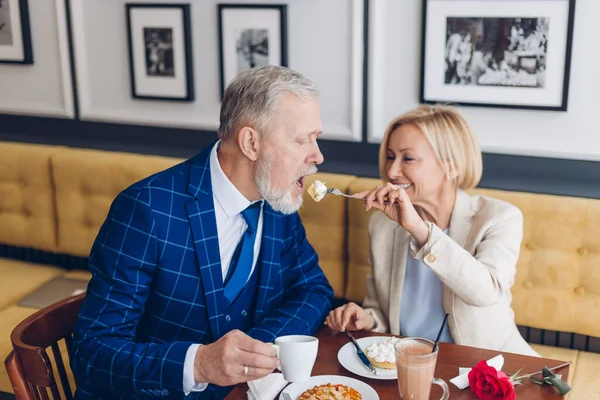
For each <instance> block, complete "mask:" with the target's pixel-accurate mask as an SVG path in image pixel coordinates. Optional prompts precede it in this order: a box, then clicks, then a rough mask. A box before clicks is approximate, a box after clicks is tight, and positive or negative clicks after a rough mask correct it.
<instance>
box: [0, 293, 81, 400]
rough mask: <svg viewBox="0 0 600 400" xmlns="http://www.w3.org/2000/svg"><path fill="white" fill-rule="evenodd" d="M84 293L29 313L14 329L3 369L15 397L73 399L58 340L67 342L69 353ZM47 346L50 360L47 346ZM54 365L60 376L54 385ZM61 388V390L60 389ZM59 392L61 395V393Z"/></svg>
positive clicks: (21, 399) (19, 398)
mask: <svg viewBox="0 0 600 400" xmlns="http://www.w3.org/2000/svg"><path fill="white" fill-rule="evenodd" d="M84 298H85V293H81V294H78V295H76V296H71V297H68V298H66V299H64V300H61V301H59V302H57V303H55V304H52V305H50V306H48V307H45V308H43V309H41V310H39V311H37V312H36V313H35V314H33V315H31V316H29V317H28V318H26V319H25V320H23V321H22V322H20V323H19V325H17V326H16V327H15V329H13V331H12V333H11V335H10V340H11V342H12V346H13V351H11V352H10V354H9V355H8V357H7V358H6V362H5V364H6V370H7V371H8V376H9V378H10V382H11V384H12V387H13V389H14V391H15V396H16V398H17V400H30V399H31V400H33V399H49V397H48V390H50V393H51V395H52V398H53V399H55V400H58V399H63V398H64V399H73V391H71V386H70V385H69V380H68V377H67V371H66V369H65V363H64V361H63V358H62V356H61V352H60V349H59V343H60V341H61V340H64V341H65V342H66V347H67V351H68V353H69V357H70V356H71V352H72V334H73V328H74V326H75V321H76V320H77V315H78V314H79V309H80V308H81V305H82V303H83V299H84ZM48 347H50V348H51V349H52V354H53V356H54V357H53V358H54V361H55V363H54V364H53V363H52V361H51V359H50V357H49V356H48V352H46V349H47V348H48ZM54 369H56V371H57V372H58V376H59V377H60V388H59V386H58V385H57V380H56V377H55V372H54ZM59 389H62V390H59ZM61 392H62V396H61Z"/></svg>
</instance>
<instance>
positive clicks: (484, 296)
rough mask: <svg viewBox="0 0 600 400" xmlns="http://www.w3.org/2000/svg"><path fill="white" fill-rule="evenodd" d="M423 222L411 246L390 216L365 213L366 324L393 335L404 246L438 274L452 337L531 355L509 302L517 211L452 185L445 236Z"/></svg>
mask: <svg viewBox="0 0 600 400" xmlns="http://www.w3.org/2000/svg"><path fill="white" fill-rule="evenodd" d="M428 225H429V239H428V241H427V243H426V244H425V245H424V246H423V247H422V248H421V249H418V250H417V248H416V244H415V243H414V242H412V243H411V239H412V238H411V236H410V234H409V233H408V231H406V230H404V229H403V228H402V227H401V226H400V225H399V224H398V223H397V222H394V221H392V220H391V219H389V218H388V217H387V216H386V215H385V214H383V213H382V212H380V211H377V212H375V213H374V214H373V215H372V216H371V218H370V220H369V236H370V241H371V249H370V251H371V254H370V256H371V265H372V271H371V273H370V274H369V275H368V276H367V279H366V284H367V294H366V297H365V300H364V302H363V307H364V308H365V309H366V310H367V311H369V312H370V313H371V314H372V315H373V317H374V318H375V321H376V325H375V328H374V329H373V330H374V331H377V332H388V333H392V334H395V335H399V334H400V328H401V327H400V301H401V299H402V289H403V284H404V276H405V270H406V258H407V255H408V251H409V250H410V251H411V252H412V254H413V257H415V258H417V259H419V260H421V261H423V263H424V264H425V265H427V266H428V267H429V268H431V270H432V271H433V272H434V273H435V274H436V275H437V276H438V277H439V279H440V280H441V281H442V284H443V291H444V293H443V298H444V309H445V310H446V312H447V313H449V317H448V327H449V329H450V335H451V336H452V339H453V340H454V343H457V344H461V345H465V346H472V347H480V348H485V349H491V350H501V351H506V352H512V353H520V354H526V355H533V356H539V355H538V354H537V353H536V352H535V351H534V350H533V349H532V348H531V347H530V346H529V345H528V344H527V342H526V341H525V340H524V339H523V337H522V336H521V335H520V333H519V331H518V329H517V326H516V324H515V320H514V312H513V310H512V308H511V307H510V303H511V300H512V295H511V292H510V288H511V286H512V285H513V283H514V278H515V273H516V263H517V259H518V257H519V249H520V245H521V240H522V235H523V216H522V214H521V211H520V210H519V209H518V208H517V207H515V206H513V205H511V204H509V203H507V202H504V201H501V200H496V199H492V198H489V197H484V196H474V197H471V196H469V195H468V194H466V193H465V192H463V191H462V190H458V191H457V195H456V202H455V205H454V210H453V212H452V217H451V220H450V229H449V235H446V234H445V233H444V232H443V231H442V230H441V229H440V228H438V227H437V226H436V225H434V224H432V223H429V222H428ZM415 312H419V310H418V309H416V310H415ZM441 322H442V321H440V323H441Z"/></svg>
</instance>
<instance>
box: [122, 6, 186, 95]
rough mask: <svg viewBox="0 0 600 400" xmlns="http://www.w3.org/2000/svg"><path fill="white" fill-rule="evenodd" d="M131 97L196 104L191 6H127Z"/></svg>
mask: <svg viewBox="0 0 600 400" xmlns="http://www.w3.org/2000/svg"><path fill="white" fill-rule="evenodd" d="M125 11H126V18H127V37H128V43H129V72H130V82H131V96H132V97H133V98H135V99H149V100H167V101H187V102H190V101H193V100H194V98H195V94H194V68H193V62H192V34H191V18H190V5H189V4H173V3H168V4H167V3H165V4H158V3H149V4H145V3H128V4H125Z"/></svg>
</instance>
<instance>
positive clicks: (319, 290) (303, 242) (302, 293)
mask: <svg viewBox="0 0 600 400" xmlns="http://www.w3.org/2000/svg"><path fill="white" fill-rule="evenodd" d="M290 218H291V220H292V223H291V227H290V228H291V232H290V234H291V241H290V240H289V239H288V238H283V240H284V242H286V241H287V242H291V245H290V246H286V247H285V253H284V254H282V256H281V263H280V264H281V265H280V269H278V271H280V273H281V274H282V275H283V279H284V286H283V288H282V290H283V299H282V302H281V304H280V305H279V307H276V308H274V309H273V310H272V311H271V312H270V313H268V314H267V316H266V317H265V318H263V320H262V321H261V322H260V323H259V324H258V325H257V326H255V327H253V328H251V329H250V330H249V331H248V332H247V333H248V335H250V336H252V337H254V338H255V339H258V340H262V341H263V342H272V341H273V340H274V339H275V338H276V337H277V336H283V335H291V334H294V335H314V334H315V332H316V331H317V330H318V329H319V327H320V326H321V325H322V324H323V321H324V320H325V317H326V316H327V313H328V312H329V310H330V309H331V300H332V299H333V289H332V288H331V286H330V285H329V282H328V281H327V278H326V277H325V274H324V273H323V271H322V270H321V268H320V267H319V259H318V257H317V254H316V252H315V250H314V249H313V247H312V246H311V245H310V243H309V242H308V240H307V239H306V232H305V230H304V226H303V225H302V221H301V220H300V217H299V216H298V214H297V213H296V214H293V215H292V216H291V217H290ZM288 261H291V262H290V263H289V264H288Z"/></svg>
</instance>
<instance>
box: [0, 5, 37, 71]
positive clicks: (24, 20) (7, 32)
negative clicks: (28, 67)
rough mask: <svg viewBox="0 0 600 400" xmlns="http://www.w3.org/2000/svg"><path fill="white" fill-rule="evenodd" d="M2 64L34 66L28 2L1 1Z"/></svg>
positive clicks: (0, 57)
mask: <svg viewBox="0 0 600 400" xmlns="http://www.w3.org/2000/svg"><path fill="white" fill-rule="evenodd" d="M0 63H6V64H33V51H32V49H31V30H30V27H29V8H28V7H27V0H0Z"/></svg>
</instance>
